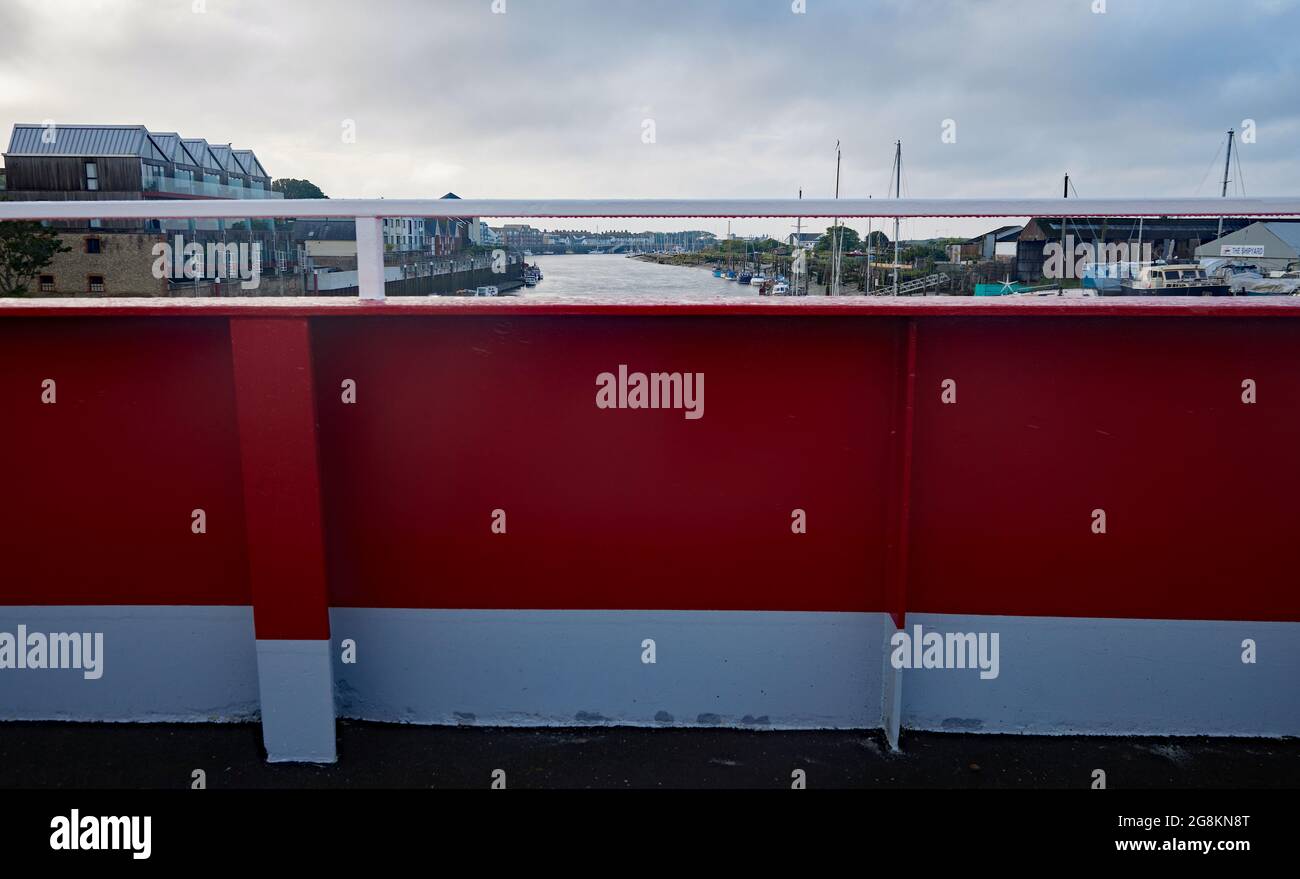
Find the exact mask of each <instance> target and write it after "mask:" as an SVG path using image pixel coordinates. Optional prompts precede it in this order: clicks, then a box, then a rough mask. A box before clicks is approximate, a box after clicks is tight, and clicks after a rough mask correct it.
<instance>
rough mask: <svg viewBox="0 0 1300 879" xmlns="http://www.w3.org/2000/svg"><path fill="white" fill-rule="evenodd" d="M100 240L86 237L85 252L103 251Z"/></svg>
mask: <svg viewBox="0 0 1300 879" xmlns="http://www.w3.org/2000/svg"><path fill="white" fill-rule="evenodd" d="M102 246H103V245H102V242H101V240H100V239H99V238H87V239H86V253H103V250H102V249H101V248H102Z"/></svg>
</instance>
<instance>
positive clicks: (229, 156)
mask: <svg viewBox="0 0 1300 879" xmlns="http://www.w3.org/2000/svg"><path fill="white" fill-rule="evenodd" d="M4 155H6V156H63V157H68V156H76V157H85V158H94V157H103V158H108V157H125V156H134V157H138V158H141V159H154V160H157V161H164V162H180V163H181V164H185V165H196V166H198V167H201V168H206V169H208V170H210V171H229V172H232V173H235V174H246V175H248V176H251V177H270V175H269V174H267V173H266V169H265V168H264V167H262V163H261V162H259V161H258V159H257V156H256V155H255V154H254V153H253V151H252V150H236V149H232V148H231V146H230V145H229V144H217V145H210V144H209V143H208V142H207V141H206V140H204V139H203V138H189V137H181V136H180V135H179V134H177V133H176V132H174V131H149V130H148V129H147V128H145V126H143V125H48V126H47V125H37V124H30V123H19V124H17V125H15V126H14V129H13V134H12V135H10V138H9V149H8V150H6V151H5V153H4Z"/></svg>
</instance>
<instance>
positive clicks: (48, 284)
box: [41, 275, 54, 293]
mask: <svg viewBox="0 0 1300 879" xmlns="http://www.w3.org/2000/svg"><path fill="white" fill-rule="evenodd" d="M41 292H42V293H53V292H54V276H53V275H41Z"/></svg>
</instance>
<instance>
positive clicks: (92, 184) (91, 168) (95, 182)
mask: <svg viewBox="0 0 1300 879" xmlns="http://www.w3.org/2000/svg"><path fill="white" fill-rule="evenodd" d="M86 188H87V189H90V190H95V189H99V166H98V165H96V164H95V163H94V162H87V163H86Z"/></svg>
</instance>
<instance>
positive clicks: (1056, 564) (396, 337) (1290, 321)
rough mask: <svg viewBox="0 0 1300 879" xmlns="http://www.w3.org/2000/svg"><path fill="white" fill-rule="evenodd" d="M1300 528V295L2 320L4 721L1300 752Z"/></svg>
mask: <svg viewBox="0 0 1300 879" xmlns="http://www.w3.org/2000/svg"><path fill="white" fill-rule="evenodd" d="M621 367H625V371H626V373H627V375H628V379H627V381H625V382H623V383H622V388H621V389H620V387H619V385H620V382H619V374H620V368H621ZM638 372H639V373H645V374H649V373H668V374H672V373H678V374H680V377H681V379H682V381H683V382H685V383H686V387H689V389H690V391H691V394H690V396H691V397H692V399H690V400H686V399H683V400H682V401H681V404H680V405H669V406H666V407H661V408H657V409H656V408H632V407H629V406H620V403H623V404H627V403H629V402H635V397H633V399H632V400H629V399H628V397H629V396H631V392H632V388H631V387H630V386H631V385H634V384H635V382H636V378H635V375H634V374H635V373H638ZM606 373H609V374H610V375H612V376H613V381H614V385H613V387H612V391H611V390H610V389H609V388H606V392H608V393H611V394H612V396H607V397H605V398H603V401H604V402H606V403H611V402H612V405H609V406H602V405H600V403H601V402H602V398H601V397H600V396H599V394H600V393H601V392H602V388H605V387H606V385H607V383H608V381H609V376H605V377H604V378H603V379H602V376H603V374H606ZM665 381H671V379H665ZM674 402H677V401H669V403H670V404H671V403H674ZM1298 525H1300V299H1295V298H1288V299H1263V298H1261V299H1251V300H1243V299H1234V300H1222V301H1220V300H1215V301H1210V300H1180V299H1169V300H1159V301H1156V300H1129V299H1115V300H1067V299H1043V300H1039V299H1034V300H1027V301H1015V302H1013V301H1005V300H1004V301H994V302H984V301H980V302H975V301H970V300H944V299H938V298H934V299H925V300H921V301H908V302H896V301H885V300H863V299H858V298H855V299H844V300H817V301H812V300H809V301H795V300H792V301H772V302H752V303H751V302H737V301H736V300H734V299H732V300H729V301H726V302H722V301H713V300H701V301H681V300H678V301H672V302H669V301H654V300H645V301H641V300H637V301H621V302H606V301H590V300H587V301H573V300H570V301H565V300H561V299H554V298H547V297H545V296H538V297H532V296H530V297H526V298H523V299H514V300H506V301H484V300H477V299H476V300H455V301H448V300H439V301H424V300H419V301H403V300H400V299H394V300H388V301H387V302H369V301H365V300H347V299H338V298H330V299H300V300H294V299H274V300H261V299H241V300H186V301H184V302H178V301H169V302H160V301H158V300H149V301H143V300H112V299H106V300H96V301H93V302H89V301H82V300H39V299H33V300H0V666H3V665H4V656H3V649H4V633H9V634H10V635H11V636H13V637H11V638H10V641H9V643H10V644H11V645H12V648H13V650H14V651H19V652H21V651H22V648H23V647H24V645H23V644H20V643H18V640H17V633H18V632H19V627H20V626H21V627H24V628H23V630H24V631H25V632H27V633H47V634H49V633H72V632H77V633H80V632H86V633H100V634H102V636H103V640H102V644H103V648H102V650H103V653H102V656H100V657H99V661H100V669H99V671H100V674H99V675H98V676H97V677H90V676H88V675H87V674H86V673H85V672H84V671H83V670H80V669H77V668H60V669H51V668H43V669H42V668H30V667H26V668H17V667H7V668H6V667H0V719H5V720H18V719H69V720H103V721H160V720H186V721H228V720H240V719H249V718H260V719H261V722H262V724H263V729H264V737H265V740H266V744H267V749H268V754H269V756H270V758H271V759H273V760H320V761H328V760H332V759H334V756H335V753H334V719H335V718H336V717H350V718H367V719H373V720H381V721H395V722H411V723H426V724H457V723H460V724H518V725H540V726H552V725H554V726H563V725H589V724H604V723H612V724H637V725H658V726H697V725H700V726H707V725H725V726H740V727H752V728H755V729H762V728H783V729H784V728H795V729H804V728H883V729H884V730H885V731H886V733H887V734H888V735H889V737H890V739H891V741H895V742H896V741H897V736H898V730H899V729H900V728H903V729H907V728H915V729H927V730H959V731H981V732H1027V733H1100V734H1157V735H1245V736H1282V735H1296V734H1300V684H1297V681H1296V670H1297V669H1298V668H1300V528H1298ZM917 626H920V627H921V629H920V634H921V636H922V643H925V642H924V633H926V632H930V633H938V634H939V635H945V634H947V633H963V634H964V633H971V634H972V635H975V636H977V637H976V640H978V636H979V635H984V636H986V638H985V640H984V642H983V643H984V646H985V647H986V648H987V652H986V653H985V654H984V657H983V658H984V659H987V660H994V659H995V660H996V662H995V663H991V664H986V665H984V666H981V667H980V668H927V667H922V668H905V669H897V668H895V667H894V666H895V663H894V662H893V661H892V660H893V659H894V658H895V656H896V655H897V654H898V651H896V650H895V647H894V645H893V644H891V639H893V638H894V637H895V635H896V634H897V633H898V632H899V631H900V630H901V632H903V633H906V634H908V635H909V636H913V635H916V634H918V630H917V629H916V627H917ZM994 635H996V641H994V640H992V638H991V636H994ZM28 637H29V638H30V637H31V636H30V634H29V635H28ZM948 642H949V643H953V642H955V643H958V644H960V643H962V642H961V641H960V640H959V639H955V638H953V639H948ZM971 643H975V641H972V642H971ZM994 644H996V648H994V646H993V645H994ZM26 646H27V647H28V648H29V649H28V650H27V652H26V653H25V654H24V660H23V661H24V662H25V663H26V662H27V660H31V659H33V658H34V657H33V655H32V653H31V650H30V642H29V643H28V645H26ZM994 650H995V651H996V652H993V651H994ZM907 655H908V657H909V659H910V658H911V657H913V656H914V655H915V656H919V655H920V653H919V651H918V653H917V654H913V653H911V652H910V651H908V653H907ZM971 656H972V660H971V661H972V662H974V657H975V655H974V654H973V653H972V654H971ZM65 658H66V657H65ZM11 660H13V656H12V655H11ZM925 664H926V663H925V662H923V663H922V665H925ZM10 665H11V666H12V665H13V662H11V663H10Z"/></svg>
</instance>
